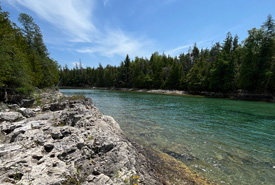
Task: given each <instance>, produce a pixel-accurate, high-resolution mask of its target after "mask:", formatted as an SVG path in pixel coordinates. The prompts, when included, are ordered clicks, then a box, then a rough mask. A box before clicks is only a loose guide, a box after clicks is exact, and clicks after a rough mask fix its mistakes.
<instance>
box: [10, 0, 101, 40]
mask: <svg viewBox="0 0 275 185" xmlns="http://www.w3.org/2000/svg"><path fill="white" fill-rule="evenodd" d="M15 1H16V3H17V4H19V5H21V6H23V7H25V8H28V9H30V10H32V11H33V12H34V13H36V14H37V15H38V16H39V17H41V18H42V19H44V20H45V21H47V22H49V23H51V24H52V25H54V26H56V27H57V28H59V29H60V30H62V31H63V32H64V33H65V34H67V35H69V37H70V39H71V41H73V42H88V41H90V40H91V35H90V33H91V32H94V31H95V30H96V28H95V26H94V25H93V23H92V22H91V19H92V10H93V6H94V4H93V3H92V1H89V0H81V1H79V0H43V1H37V0H15ZM10 2H12V3H10V4H12V5H15V2H14V1H10Z"/></svg>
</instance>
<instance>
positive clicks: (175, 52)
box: [167, 44, 193, 56]
mask: <svg viewBox="0 0 275 185" xmlns="http://www.w3.org/2000/svg"><path fill="white" fill-rule="evenodd" d="M191 46H193V44H189V45H183V46H178V47H176V48H174V49H171V50H168V51H167V54H168V55H171V56H175V55H178V54H179V53H182V52H183V51H184V50H185V49H187V48H190V47H191Z"/></svg>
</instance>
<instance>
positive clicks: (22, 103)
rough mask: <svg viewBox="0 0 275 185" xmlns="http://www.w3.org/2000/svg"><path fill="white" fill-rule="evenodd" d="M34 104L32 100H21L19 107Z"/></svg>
mask: <svg viewBox="0 0 275 185" xmlns="http://www.w3.org/2000/svg"><path fill="white" fill-rule="evenodd" d="M33 103H34V99H22V100H21V104H20V105H21V107H31V106H32V105H33Z"/></svg>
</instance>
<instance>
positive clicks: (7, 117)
mask: <svg viewBox="0 0 275 185" xmlns="http://www.w3.org/2000/svg"><path fill="white" fill-rule="evenodd" d="M19 119H23V116H22V114H21V113H19V112H0V122H1V121H9V122H14V121H17V120H19Z"/></svg>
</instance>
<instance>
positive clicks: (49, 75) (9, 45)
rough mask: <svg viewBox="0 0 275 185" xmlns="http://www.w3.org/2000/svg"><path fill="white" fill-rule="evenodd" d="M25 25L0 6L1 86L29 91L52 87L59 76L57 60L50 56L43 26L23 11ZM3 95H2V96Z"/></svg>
mask: <svg viewBox="0 0 275 185" xmlns="http://www.w3.org/2000/svg"><path fill="white" fill-rule="evenodd" d="M19 21H20V22H21V23H22V25H23V29H20V28H18V27H17V25H16V24H15V23H12V22H11V21H10V20H9V13H8V12H3V11H2V10H1V7H0V89H11V90H13V91H15V92H17V93H19V94H23V95H28V94H29V93H30V92H31V91H32V90H33V88H34V87H39V88H43V87H49V86H53V85H56V84H57V82H58V80H59V71H58V64H57V62H56V61H54V60H52V59H50V58H49V56H48V51H47V48H46V46H45V44H44V43H43V38H42V34H41V31H40V28H39V26H38V25H37V24H35V23H34V21H33V18H32V17H31V16H29V15H27V14H20V17H19ZM2 99H3V98H2V97H1V100H2Z"/></svg>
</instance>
